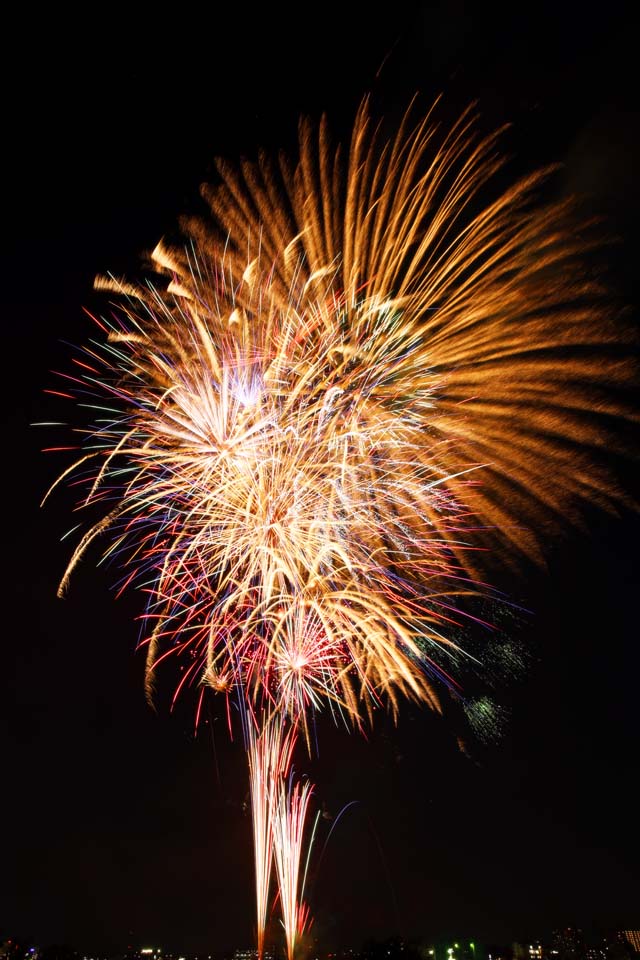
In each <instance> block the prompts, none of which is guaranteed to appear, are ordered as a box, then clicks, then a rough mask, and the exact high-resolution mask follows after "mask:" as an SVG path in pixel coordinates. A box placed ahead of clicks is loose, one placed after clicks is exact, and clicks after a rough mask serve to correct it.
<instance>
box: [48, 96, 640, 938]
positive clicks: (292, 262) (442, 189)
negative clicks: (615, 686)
mask: <svg viewBox="0 0 640 960" xmlns="http://www.w3.org/2000/svg"><path fill="white" fill-rule="evenodd" d="M501 164H502V161H501V159H500V156H499V155H498V153H497V151H496V137H495V136H490V137H487V138H482V137H479V136H477V135H476V134H475V133H474V128H473V124H472V121H471V119H470V117H469V115H465V116H463V117H462V118H461V120H460V121H459V122H458V123H457V124H456V125H455V126H454V127H453V129H451V130H450V131H449V132H448V133H445V134H441V133H439V131H438V129H437V127H436V126H435V124H432V123H431V121H430V119H429V118H427V120H425V121H424V122H421V123H419V124H418V125H417V126H416V127H415V128H413V129H410V127H409V120H408V119H407V120H405V122H404V123H403V124H402V126H401V129H400V130H399V132H398V134H397V136H395V137H394V138H392V139H391V140H389V141H385V140H384V139H383V138H382V136H381V134H380V133H379V131H377V130H376V129H374V128H373V127H372V124H371V121H370V119H369V116H368V111H367V105H366V104H364V105H363V106H362V108H361V109H360V111H359V113H358V115H357V118H356V122H355V126H354V132H353V135H352V138H351V143H350V146H349V148H348V150H347V151H346V156H345V158H344V161H343V159H342V155H341V153H340V151H339V150H333V149H332V148H331V146H330V142H329V135H328V132H327V127H326V124H325V122H324V121H323V122H322V123H321V124H320V127H319V130H318V131H317V133H316V132H315V131H314V129H313V128H312V126H311V125H310V124H308V123H306V122H304V123H302V124H301V128H300V156H299V160H298V161H297V163H295V164H291V163H289V162H288V161H287V160H285V159H283V158H280V160H279V161H278V162H277V163H272V162H270V161H269V160H268V159H267V158H266V157H264V156H260V157H259V159H258V161H257V162H256V163H244V164H241V165H240V166H238V167H231V166H229V165H227V164H226V163H220V164H219V173H220V183H219V184H218V186H216V187H211V188H206V189H205V190H204V196H205V199H206V200H207V201H208V204H209V207H210V211H211V216H210V217H209V218H208V219H207V218H204V217H203V218H201V219H189V220H186V221H185V222H184V223H183V228H184V234H185V243H184V245H183V246H182V247H180V248H172V247H168V246H166V245H164V244H160V245H159V246H158V247H157V249H156V250H155V252H154V254H153V263H154V266H155V269H156V270H157V271H158V272H159V273H162V274H165V275H168V276H169V278H170V280H169V282H168V284H164V285H163V286H164V289H160V288H159V287H158V286H154V285H151V284H148V285H144V286H135V287H134V286H130V285H128V284H127V283H125V282H118V281H116V280H114V279H113V278H109V279H102V280H100V281H99V282H98V286H99V287H101V288H105V287H106V288H108V289H110V290H113V291H116V292H117V293H118V294H119V295H120V303H119V306H118V309H117V312H116V314H115V317H116V319H115V320H111V321H108V322H106V323H105V322H103V323H102V324H101V325H102V326H103V328H104V329H105V330H106V331H107V333H108V342H107V344H106V345H104V347H102V348H96V349H91V350H87V351H86V357H85V359H84V360H83V361H82V363H81V365H80V368H79V369H80V371H81V372H80V377H81V379H82V380H83V382H85V383H86V384H88V385H89V387H90V389H91V390H92V391H94V390H96V391H98V392H102V393H103V394H105V393H106V395H107V396H108V397H109V398H110V400H109V405H108V406H109V409H108V411H107V413H106V415H105V412H104V408H103V407H102V406H99V407H98V410H99V411H100V414H99V416H100V419H98V420H96V423H95V425H94V426H93V428H92V429H91V430H90V431H89V433H88V438H89V439H88V444H87V446H88V448H89V449H88V450H87V452H86V454H85V456H83V457H82V459H81V460H80V461H78V463H77V464H75V465H74V467H72V468H70V470H69V471H67V474H69V473H70V472H71V470H74V469H77V470H85V469H86V470H87V471H89V473H90V479H89V485H88V491H87V494H86V498H85V500H84V503H85V504H94V503H103V504H104V506H105V516H104V519H103V520H101V521H100V522H98V524H97V525H95V526H93V527H92V528H91V529H90V530H89V531H88V532H87V533H86V535H85V536H84V538H83V539H82V540H81V541H80V543H79V546H78V547H77V549H76V551H75V554H74V555H73V558H72V560H71V563H70V565H69V569H68V570H67V573H66V574H65V577H64V579H63V582H62V584H61V591H63V590H64V589H65V588H66V585H67V581H68V577H69V575H70V573H71V571H72V569H73V567H74V565H75V564H76V562H77V560H78V559H79V558H80V557H81V556H82V554H83V553H84V552H85V551H86V549H87V547H88V546H89V544H90V543H91V541H92V540H93V539H94V538H95V537H96V536H97V535H98V534H101V533H103V532H105V531H107V530H110V531H111V532H112V534H113V535H114V536H113V539H112V542H111V545H110V546H109V548H108V551H107V552H108V553H109V554H111V555H114V556H117V557H119V558H120V559H121V560H122V562H123V563H124V564H126V565H127V566H128V567H129V568H130V570H129V573H128V575H127V581H126V582H127V583H129V582H131V583H134V584H137V585H138V586H140V587H142V588H143V589H144V590H145V591H147V592H148V593H149V595H150V600H149V604H148V608H147V614H146V616H147V621H148V633H147V640H148V677H149V685H150V689H151V685H152V679H153V675H154V671H155V669H156V667H157V665H158V664H159V663H160V661H161V660H162V659H163V658H164V657H166V656H168V655H169V654H172V655H174V656H178V657H184V656H187V657H188V658H189V659H188V662H189V666H188V668H187V669H185V670H184V673H183V679H182V681H181V685H180V686H181V687H182V686H183V685H184V684H190V683H196V682H198V683H203V684H205V685H209V686H210V687H212V688H213V689H214V690H217V691H222V692H224V693H225V694H226V695H227V696H233V697H235V698H236V699H237V701H238V702H239V703H240V704H241V705H242V709H243V710H245V711H247V715H248V716H249V717H250V722H249V727H248V729H250V731H251V732H250V735H249V736H248V749H249V754H250V769H251V779H252V784H253V794H254V798H253V810H254V826H255V831H256V863H257V866H258V873H259V878H258V900H259V909H258V928H259V930H258V941H259V945H260V949H262V943H263V930H264V923H265V917H266V903H267V895H268V878H269V875H270V870H271V859H272V851H273V843H274V842H275V843H276V844H277V845H278V850H277V855H276V858H275V859H276V865H277V868H278V872H279V875H280V891H281V898H282V899H283V907H284V906H285V904H284V897H285V891H284V890H283V883H285V879H286V876H288V877H289V880H288V881H287V883H288V887H287V891H286V897H287V903H286V911H288V912H287V913H286V917H287V919H286V923H285V926H286V927H287V938H288V943H289V948H290V951H291V950H292V949H293V948H292V941H291V937H293V936H294V934H293V933H292V932H291V931H292V930H293V929H294V928H295V926H296V924H298V925H299V921H300V919H301V916H302V914H301V913H300V910H301V909H302V908H300V907H298V905H297V900H296V897H298V895H299V891H298V888H297V884H298V861H299V855H300V849H301V848H300V843H299V840H300V837H299V834H298V833H297V832H296V831H297V830H298V827H299V826H300V824H301V822H302V821H303V820H304V813H305V812H306V805H307V802H308V793H307V788H302V789H301V788H300V785H299V784H295V785H290V788H287V790H285V789H284V788H282V789H280V792H278V791H277V790H276V789H275V787H273V783H275V782H276V781H277V782H280V781H282V782H284V779H283V775H282V772H279V773H278V774H276V773H275V772H274V770H275V768H276V767H278V769H279V768H280V765H281V757H283V756H289V755H290V750H289V747H290V746H291V743H292V742H293V741H290V740H286V737H288V736H290V735H291V730H293V731H294V732H295V730H296V729H298V728H302V729H304V730H305V731H306V730H307V720H308V717H309V716H310V714H311V713H312V712H313V711H316V710H318V709H320V708H321V707H322V706H323V705H327V706H328V708H329V709H330V710H331V711H332V712H333V713H334V715H336V716H338V715H344V716H345V717H347V718H349V719H350V720H351V721H352V722H355V723H356V724H357V723H359V722H360V720H361V717H362V714H363V711H365V712H366V711H368V710H371V708H372V707H373V706H375V705H376V704H377V703H379V702H380V701H383V700H386V701H387V702H388V703H390V704H391V705H392V707H393V709H395V708H396V706H397V703H398V697H399V695H405V696H409V697H413V698H415V699H417V700H422V701H425V702H427V703H428V704H429V706H431V707H432V708H435V709H437V708H438V699H437V694H436V692H435V690H434V688H433V680H434V678H435V677H438V676H442V674H441V672H440V670H439V668H438V667H436V665H435V664H434V663H433V662H432V661H431V660H430V650H433V649H434V648H436V647H438V646H441V645H446V644H448V643H450V641H449V640H448V639H447V628H448V624H449V623H450V621H451V620H452V619H455V618H456V617H457V616H458V614H457V612H456V610H457V608H458V607H459V606H460V604H461V602H462V601H461V600H460V597H461V596H462V595H464V594H465V593H470V592H476V591H477V590H478V589H479V588H478V587H477V585H476V584H475V583H474V577H475V575H476V571H477V570H478V569H479V568H480V567H481V564H480V562H479V560H478V559H477V558H478V553H477V551H478V550H479V549H480V550H484V549H486V548H487V547H493V548H499V550H500V555H501V556H502V555H506V553H507V551H512V550H513V548H515V549H517V550H520V551H522V552H524V553H525V554H527V555H529V556H531V557H536V556H538V554H539V543H540V540H541V538H542V537H543V536H544V535H545V534H546V533H547V532H548V530H549V524H550V523H552V522H553V521H554V520H555V521H557V520H558V518H559V517H562V516H564V515H565V514H566V512H567V510H568V509H570V508H571V507H572V504H573V503H574V501H575V499H576V498H577V497H588V498H590V499H592V500H595V501H596V502H597V503H599V504H601V505H604V506H608V505H609V504H610V503H612V502H613V500H614V499H615V491H614V489H613V485H612V484H611V482H610V479H609V478H608V477H607V476H606V474H605V472H604V471H603V469H602V467H599V468H596V467H594V465H593V464H592V462H591V459H592V458H591V453H592V448H593V447H597V446H600V445H602V444H603V443H604V442H605V435H604V433H603V432H602V429H601V428H600V426H599V425H597V424H596V423H595V421H594V419H593V410H594V407H597V411H598V414H599V415H600V417H601V418H602V420H604V418H606V417H607V416H610V415H617V414H619V413H620V412H621V411H620V410H619V408H618V406H617V403H616V402H615V401H614V400H612V399H610V398H609V395H608V393H607V391H606V389H605V388H606V387H607V385H608V384H609V383H610V382H611V380H612V379H614V380H616V381H618V382H621V381H624V380H625V379H626V378H627V377H628V376H629V372H628V370H627V367H626V365H625V363H624V362H623V361H619V360H615V359H613V357H614V353H613V351H611V350H609V349H608V348H609V347H611V346H613V345H615V344H616V342H617V339H618V337H619V334H618V333H616V332H615V330H612V328H611V327H610V325H609V323H608V322H604V321H605V318H604V315H603V308H602V307H601V305H600V304H601V291H599V289H598V288H597V287H596V285H595V284H594V283H593V282H592V281H590V280H589V279H588V278H587V276H586V274H585V272H584V271H583V270H582V269H581V268H580V266H579V259H580V255H581V254H582V253H583V252H584V250H585V241H584V240H583V239H580V237H579V235H578V234H577V233H576V232H575V231H572V230H571V229H570V228H569V226H568V220H567V216H568V213H569V204H567V203H559V204H555V205H552V206H546V207H539V206H537V205H536V201H535V193H536V189H537V188H538V187H539V185H540V183H541V181H542V179H543V177H544V176H545V173H544V172H542V173H537V174H535V175H533V176H531V177H528V178H527V179H525V180H522V181H520V182H518V183H517V184H516V185H515V186H513V187H511V188H510V189H508V190H506V191H505V192H503V193H500V194H499V195H498V196H497V197H495V196H493V197H492V198H490V199H488V200H486V201H482V193H481V191H482V190H483V189H486V186H487V183H488V182H489V181H491V180H492V178H493V176H494V175H495V173H496V172H497V171H498V169H499V168H500V167H501ZM67 474H65V476H66V475H67ZM263 715H267V716H269V717H271V718H273V717H274V716H277V717H279V719H278V720H277V722H276V721H274V720H273V719H272V720H270V721H269V723H270V724H271V726H270V727H269V732H268V738H271V739H270V740H269V745H267V740H265V739H264V737H266V736H267V733H266V732H265V731H263V732H262V733H260V730H258V732H256V730H255V729H254V722H255V718H256V717H261V716H263ZM284 717H288V718H289V721H290V723H291V725H292V727H291V730H290V733H286V732H285V725H284V719H283V718H284ZM274 724H275V725H274ZM258 727H260V724H258ZM274 731H277V735H276V733H274ZM274 737H275V739H273V738H274ZM261 738H262V739H261ZM283 738H285V739H283ZM272 740H273V742H272ZM285 741H286V742H285ZM274 758H275V759H274ZM285 766H286V764H285ZM269 782H271V784H272V786H271V787H269ZM263 791H264V792H263ZM302 807H304V810H302ZM294 808H295V810H294ZM285 837H289V841H288V844H287V845H286V846H287V850H285V840H284V838H285ZM278 838H279V839H278ZM287 851H288V853H289V854H290V856H291V857H292V858H293V860H294V861H295V864H294V867H295V869H292V870H291V871H289V873H287V871H288V870H289V867H290V866H291V864H289V867H288V866H287V864H286V862H285V861H286V857H287ZM289 881H290V882H289ZM289 888H290V889H289ZM303 912H304V911H303Z"/></svg>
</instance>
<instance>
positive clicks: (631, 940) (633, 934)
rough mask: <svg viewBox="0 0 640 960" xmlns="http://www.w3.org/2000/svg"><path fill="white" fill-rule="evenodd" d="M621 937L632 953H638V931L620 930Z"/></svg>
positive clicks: (639, 947)
mask: <svg viewBox="0 0 640 960" xmlns="http://www.w3.org/2000/svg"><path fill="white" fill-rule="evenodd" d="M620 934H621V937H624V939H625V940H626V941H627V943H628V944H629V946H630V947H631V949H632V950H633V951H634V953H640V930H621V931H620Z"/></svg>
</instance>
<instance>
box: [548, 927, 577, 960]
mask: <svg viewBox="0 0 640 960" xmlns="http://www.w3.org/2000/svg"><path fill="white" fill-rule="evenodd" d="M551 953H552V955H553V956H554V957H556V956H557V957H558V960H584V957H585V954H586V946H585V942H584V936H583V934H582V930H579V929H578V928H577V927H563V928H562V929H561V930H554V931H553V934H552V937H551Z"/></svg>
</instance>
